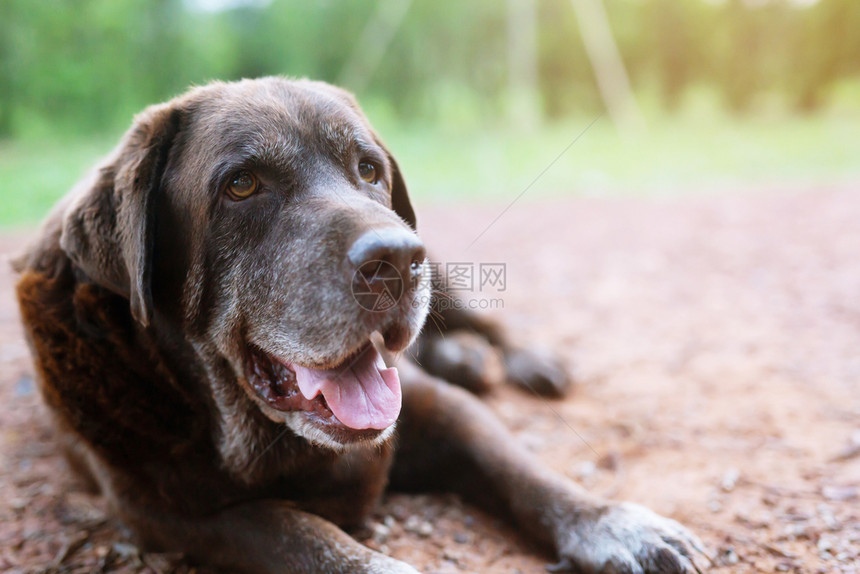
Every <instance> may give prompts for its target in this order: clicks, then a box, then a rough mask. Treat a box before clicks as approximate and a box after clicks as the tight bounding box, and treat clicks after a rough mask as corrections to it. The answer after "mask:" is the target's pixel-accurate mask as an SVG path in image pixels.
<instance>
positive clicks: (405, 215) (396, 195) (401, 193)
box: [382, 146, 418, 230]
mask: <svg viewBox="0 0 860 574" xmlns="http://www.w3.org/2000/svg"><path fill="white" fill-rule="evenodd" d="M382 149H384V150H385V153H386V155H387V156H388V163H389V164H391V209H393V210H394V213H396V214H397V215H399V216H400V217H401V218H402V219H403V220H404V221H406V223H408V224H409V227H411V228H412V229H416V230H417V229H418V220H417V219H416V217H415V210H414V209H412V203H411V202H410V201H409V192H408V191H407V190H406V181H405V180H404V179H403V173H402V172H401V171H400V166H399V165H397V160H395V159H394V156H393V155H391V152H390V151H388V149H387V148H386V147H384V146H383V148H382Z"/></svg>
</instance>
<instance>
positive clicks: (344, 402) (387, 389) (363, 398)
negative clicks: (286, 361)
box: [292, 346, 400, 430]
mask: <svg viewBox="0 0 860 574" xmlns="http://www.w3.org/2000/svg"><path fill="white" fill-rule="evenodd" d="M292 368H293V370H294V371H295V373H296V382H297V383H298V385H299V390H300V391H301V392H302V395H304V397H305V398H306V399H312V398H314V397H315V396H317V393H322V396H323V397H325V400H326V402H327V403H328V406H329V408H330V409H331V411H332V412H333V413H334V415H335V416H336V417H337V418H338V420H340V422H342V423H343V424H345V425H346V426H348V427H349V428H352V429H356V430H359V429H385V428H388V427H390V426H391V425H392V424H393V423H394V421H396V420H397V415H399V414H400V377H398V376H397V369H395V368H393V367H392V368H390V369H386V368H385V362H384V361H383V360H382V357H381V356H380V355H379V352H377V350H376V349H374V348H373V346H370V347H368V349H367V350H366V351H364V353H362V354H361V356H359V357H358V358H357V359H355V360H353V361H352V363H351V364H350V363H347V364H346V365H344V366H342V367H339V368H336V369H308V368H305V367H300V366H299V365H293V366H292Z"/></svg>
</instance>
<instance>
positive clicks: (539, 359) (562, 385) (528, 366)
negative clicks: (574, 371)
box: [505, 347, 573, 398]
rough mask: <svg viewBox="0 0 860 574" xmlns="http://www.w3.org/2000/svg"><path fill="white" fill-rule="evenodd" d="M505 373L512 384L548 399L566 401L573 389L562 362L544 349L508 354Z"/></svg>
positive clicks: (521, 350)
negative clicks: (563, 398)
mask: <svg viewBox="0 0 860 574" xmlns="http://www.w3.org/2000/svg"><path fill="white" fill-rule="evenodd" d="M505 369H506V371H507V375H508V380H510V381H511V382H512V383H514V384H516V385H519V386H520V387H523V388H524V389H527V390H530V391H533V392H535V393H537V394H539V395H542V396H545V397H555V398H561V397H564V396H565V395H567V394H568V393H569V392H570V389H571V387H572V386H573V379H572V378H571V376H570V374H569V373H568V371H567V368H565V366H564V363H563V362H562V361H561V359H560V358H559V357H557V356H556V355H554V354H553V353H551V352H549V351H546V350H544V349H530V348H519V347H517V348H511V349H508V350H506V351H505Z"/></svg>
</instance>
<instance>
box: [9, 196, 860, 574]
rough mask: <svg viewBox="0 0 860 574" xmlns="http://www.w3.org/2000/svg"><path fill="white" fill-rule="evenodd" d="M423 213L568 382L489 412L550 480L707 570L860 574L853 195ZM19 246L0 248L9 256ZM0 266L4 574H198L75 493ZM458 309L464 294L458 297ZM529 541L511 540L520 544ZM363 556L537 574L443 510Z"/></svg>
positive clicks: (858, 280) (857, 201) (858, 237)
mask: <svg viewBox="0 0 860 574" xmlns="http://www.w3.org/2000/svg"><path fill="white" fill-rule="evenodd" d="M502 207H503V206H472V207H463V208H461V209H458V210H452V209H451V208H446V209H440V208H429V209H425V210H424V211H423V212H422V215H423V217H422V218H421V222H420V224H421V227H422V229H423V230H424V236H425V239H426V240H427V241H428V243H430V244H431V245H433V246H434V248H435V253H437V254H438V256H441V257H442V258H444V259H447V260H450V261H458V262H464V261H465V262H475V263H480V262H485V263H491V262H492V263H494V262H504V263H506V265H507V289H506V290H505V291H504V292H501V293H492V294H488V293H474V294H472V295H471V297H473V298H485V297H488V296H491V297H501V298H502V300H503V302H504V311H495V313H497V314H499V315H502V316H503V317H504V320H505V321H506V322H507V323H508V324H509V325H510V326H511V327H512V328H513V329H514V330H516V331H518V332H519V336H520V337H521V338H523V339H526V338H529V339H532V340H535V341H537V342H539V343H542V344H545V345H547V346H550V347H552V348H554V349H556V350H558V351H559V352H561V353H562V354H563V355H564V356H565V358H566V359H567V360H569V362H570V364H571V366H572V367H573V368H574V370H575V372H576V375H577V380H578V386H577V390H576V392H575V393H574V396H572V397H571V398H569V399H567V400H565V401H560V402H551V403H549V402H545V401H542V400H540V399H537V398H535V397H534V396H529V395H526V394H523V393H520V392H518V391H516V390H514V389H509V388H503V389H498V390H496V391H494V392H493V393H492V394H491V396H490V397H488V399H487V400H488V402H489V403H490V404H491V406H492V408H493V409H494V410H495V411H497V412H498V414H499V416H501V417H502V418H503V419H504V420H505V421H506V422H507V424H508V425H509V426H510V428H512V429H513V431H514V432H515V433H516V434H517V435H518V437H519V438H520V440H522V441H523V443H524V444H525V445H527V447H528V448H529V449H531V450H532V451H534V452H535V453H536V454H537V456H538V457H540V458H541V459H542V460H543V461H544V462H545V463H546V464H548V465H550V466H552V467H553V468H555V469H556V470H558V471H559V472H561V473H564V474H566V475H568V476H570V477H572V478H575V479H577V480H579V481H581V482H582V483H583V484H584V485H585V486H586V487H587V488H589V489H590V490H592V491H593V492H596V493H601V494H605V495H607V496H611V497H614V498H618V499H626V500H633V501H636V502H640V503H643V504H646V505H648V506H650V507H651V508H653V509H654V510H656V511H658V512H660V513H662V514H666V515H669V516H672V517H674V518H676V519H678V520H679V521H681V522H683V523H685V524H687V525H688V526H689V527H691V528H692V529H693V530H694V531H696V532H697V533H698V534H699V535H700V536H701V537H702V538H703V539H704V540H705V542H706V543H707V544H709V545H710V547H711V548H712V549H713V551H714V554H715V555H716V559H717V564H718V566H717V567H716V568H714V570H713V571H715V572H783V571H784V572H822V573H823V572H860V430H858V429H860V392H858V391H860V194H858V193H856V191H854V190H851V189H847V188H846V189H831V190H820V191H815V192H805V193H799V194H798V193H791V194H789V193H768V194H748V195H743V196H730V197H726V196H722V197H714V198H703V199H702V198H700V199H683V200H678V199H673V200H662V201H639V200H631V199H625V200H599V201H598V200H566V201H556V202H553V203H532V204H529V203H527V202H526V201H523V202H522V203H520V204H517V205H515V206H514V207H513V208H512V209H511V210H510V211H509V212H507V213H506V214H505V215H504V216H503V217H502V218H501V219H500V220H499V221H498V222H497V223H496V224H494V225H493V226H492V227H491V228H490V229H489V230H488V231H487V233H486V234H485V235H484V236H483V237H482V238H481V240H480V241H478V242H477V243H476V244H475V245H474V246H472V247H471V248H469V249H467V248H466V246H467V245H468V244H469V242H471V241H472V240H473V239H474V237H475V236H476V235H478V233H479V232H480V231H481V230H482V229H483V228H484V227H485V226H486V225H487V224H489V222H491V221H492V220H493V218H495V217H496V215H498V213H499V212H500V211H501V208H502ZM23 235H25V234H8V233H7V234H6V236H5V237H2V238H0V252H3V253H9V252H10V251H13V250H14V249H16V248H17V247H18V246H19V245H20V243H21V239H22V237H23ZM13 280H14V278H13V276H12V274H11V272H10V271H9V270H8V266H7V265H5V264H2V265H0V445H2V450H0V500H2V504H0V570H3V571H12V572H25V571H26V572H33V571H41V572H46V571H52V572H91V571H105V572H188V571H190V570H191V568H190V567H189V566H187V565H185V564H183V563H182V561H181V559H179V558H177V557H174V556H164V555H152V554H148V555H141V554H140V553H138V552H137V550H136V548H135V547H134V546H133V545H131V544H130V543H129V542H128V539H127V533H126V532H124V531H123V529H122V528H121V526H120V525H118V524H116V523H115V522H113V521H111V520H110V519H108V518H107V517H106V515H105V509H104V508H103V505H102V504H101V502H100V501H99V499H97V498H93V497H90V496H88V495H85V494H83V493H81V492H80V491H79V490H76V485H75V483H74V482H73V480H72V479H71V478H70V476H69V472H68V469H67V468H66V466H65V464H64V463H63V462H62V461H61V459H60V458H59V457H58V455H57V452H56V449H55V447H54V445H53V442H52V441H51V433H50V431H49V430H48V426H47V424H46V422H45V421H46V415H45V411H44V408H43V407H42V406H41V405H40V403H39V400H38V396H37V393H36V391H35V390H34V384H33V370H32V367H31V365H30V363H29V359H28V356H27V350H26V347H25V345H24V342H23V340H22V335H21V330H20V328H19V326H18V318H17V313H16V309H15V305H14V302H13V296H12V283H13ZM467 297H469V295H468V294H467ZM527 527H528V526H527V525H523V526H522V528H524V529H525V528H527ZM365 539H366V542H367V543H368V544H369V545H371V546H374V547H376V548H379V549H381V550H383V551H384V552H387V553H389V554H391V555H393V556H395V557H397V558H400V559H403V560H407V561H409V562H411V563H413V564H415V565H416V566H418V567H419V568H420V569H422V570H423V571H425V572H428V573H429V572H481V573H496V572H499V573H501V572H505V573H512V572H522V573H527V572H542V571H543V566H544V564H545V563H546V562H547V561H548V560H549V559H550V557H547V556H541V555H540V554H538V553H537V552H536V551H535V550H534V549H533V548H530V547H529V546H528V545H526V544H523V543H521V542H519V541H518V539H517V537H516V529H515V528H511V527H508V526H504V525H502V524H500V523H499V522H498V521H496V520H494V519H492V518H490V517H488V516H486V515H485V514H482V513H481V512H479V511H477V510H475V509H473V508H471V507H469V506H468V505H465V504H463V503H461V502H460V501H458V500H456V499H454V498H453V497H444V496H442V497H438V496H420V497H413V496H402V495H397V496H391V497H389V498H388V499H387V500H386V502H385V504H384V505H383V506H382V507H381V508H380V509H379V511H378V513H377V515H376V517H375V522H374V524H373V525H372V528H370V529H369V530H368V532H367V533H366V534H365Z"/></svg>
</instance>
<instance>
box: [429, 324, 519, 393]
mask: <svg viewBox="0 0 860 574" xmlns="http://www.w3.org/2000/svg"><path fill="white" fill-rule="evenodd" d="M417 355H418V362H419V364H420V365H421V366H422V367H423V368H424V369H425V370H426V371H427V372H428V373H431V374H433V375H435V376H437V377H439V378H441V379H445V380H446V381H448V382H449V383H453V384H455V385H457V386H460V387H463V388H464V389H466V390H467V391H470V392H472V393H475V394H481V393H485V392H487V391H489V390H490V389H491V388H493V387H494V386H496V385H498V384H500V383H502V382H503V381H504V380H505V367H504V365H503V364H502V360H501V358H500V353H499V351H498V349H496V348H495V347H493V346H492V345H490V343H489V342H488V341H487V340H486V339H485V338H484V337H481V336H479V335H476V334H475V333H470V332H468V331H453V332H451V333H448V334H447V335H446V336H445V337H425V338H424V339H423V340H420V341H419V345H418V347H417Z"/></svg>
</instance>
